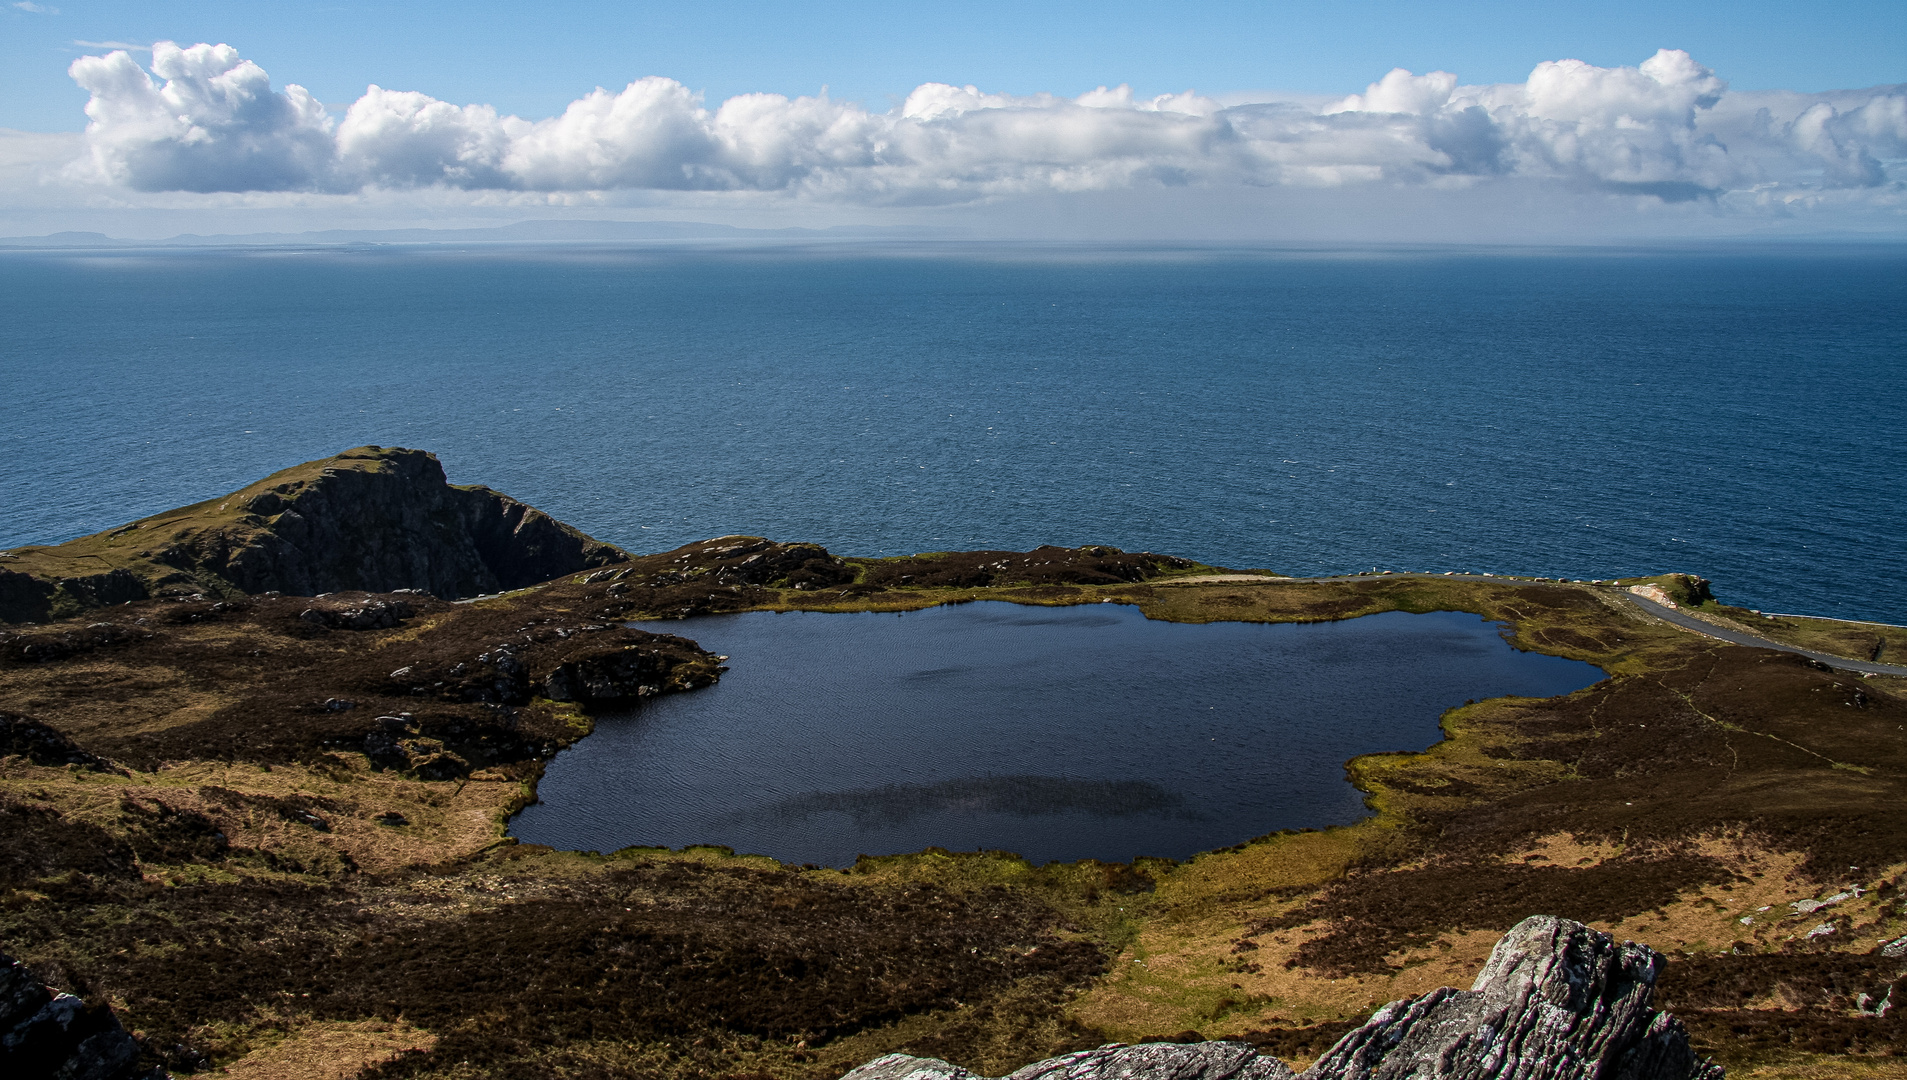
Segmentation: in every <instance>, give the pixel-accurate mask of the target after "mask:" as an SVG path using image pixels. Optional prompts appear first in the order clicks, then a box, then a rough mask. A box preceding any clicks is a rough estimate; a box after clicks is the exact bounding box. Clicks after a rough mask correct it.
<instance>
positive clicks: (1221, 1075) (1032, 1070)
mask: <svg viewBox="0 0 1907 1080" xmlns="http://www.w3.org/2000/svg"><path fill="white" fill-rule="evenodd" d="M1291 1076H1292V1072H1291V1069H1290V1068H1289V1067H1287V1066H1286V1065H1285V1063H1284V1062H1282V1061H1279V1060H1278V1059H1277V1058H1274V1057H1264V1056H1261V1055H1260V1054H1259V1053H1258V1051H1256V1050H1254V1049H1252V1048H1251V1047H1250V1046H1247V1045H1246V1044H1244V1043H1234V1042H1204V1043H1190V1044H1183V1045H1182V1044H1178V1043H1144V1044H1141V1045H1139V1046H1126V1045H1123V1044H1120V1043H1112V1044H1109V1045H1107V1046H1102V1047H1100V1048H1098V1049H1097V1050H1081V1051H1079V1052H1078V1053H1074V1054H1064V1055H1061V1056H1060V1057H1056V1058H1048V1059H1046V1060H1045V1061H1037V1062H1034V1063H1033V1064H1031V1065H1028V1066H1026V1067H1025V1068H1023V1069H1020V1070H1018V1071H1017V1072H1014V1073H1013V1074H1011V1075H1010V1076H1008V1077H1006V1078H1005V1080H1289V1078H1290V1077H1291ZM842 1080H982V1078H978V1077H975V1076H974V1074H973V1073H971V1072H969V1071H967V1070H966V1069H963V1068H961V1067H960V1066H958V1065H950V1064H948V1063H947V1062H945V1061H941V1060H939V1059H938V1058H919V1057H911V1056H909V1055H907V1054H889V1055H887V1056H886V1057H883V1058H876V1059H875V1060H873V1061H870V1062H868V1063H867V1064H866V1065H863V1066H861V1067H860V1068H858V1069H855V1070H854V1071H853V1072H850V1073H848V1074H847V1075H846V1076H844V1077H842Z"/></svg>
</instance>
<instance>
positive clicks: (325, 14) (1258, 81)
mask: <svg viewBox="0 0 1907 1080" xmlns="http://www.w3.org/2000/svg"><path fill="white" fill-rule="evenodd" d="M36 6H40V7H44V8H47V9H50V10H46V11H43V12H33V11H28V10H22V9H20V8H19V7H18V6H17V5H14V4H12V3H10V2H9V3H7V4H6V5H5V9H4V11H5V13H4V15H0V127H7V128H14V129H20V130H27V131H77V130H79V129H80V128H81V127H83V126H84V124H85V117H84V115H83V114H82V113H81V111H80V110H81V108H82V106H83V105H84V104H85V101H86V95H85V93H84V92H83V91H81V90H80V89H79V88H78V87H77V86H75V85H74V83H73V81H72V80H71V79H69V78H67V75H66V68H67V65H68V64H69V63H71V62H72V60H73V59H74V57H76V56H78V55H81V54H82V53H85V52H96V51H99V50H97V49H89V48H87V47H84V46H77V45H75V44H74V42H75V41H89V42H126V43H130V44H136V45H149V44H151V43H152V42H153V41H156V40H173V41H177V42H179V43H181V44H190V43H193V42H200V41H203V42H213V43H218V42H228V43H230V44H232V45H234V46H236V47H237V48H238V49H239V50H240V51H241V52H243V54H244V55H245V56H246V58H248V59H250V60H253V61H254V62H256V63H258V64H259V65H260V66H262V67H263V68H264V69H265V70H266V71H269V72H271V73H272V75H273V76H274V78H275V79H277V80H279V81H280V82H283V81H296V82H299V83H301V84H303V85H304V86H306V87H307V88H309V89H310V90H311V91H312V93H313V94H314V95H316V96H317V98H318V99H319V100H320V101H323V102H325V103H327V104H332V103H337V104H342V103H348V102H350V101H352V100H354V99H355V98H356V97H357V96H358V95H359V94H361V93H362V92H363V91H364V88H365V86H366V85H367V84H370V83H377V84H378V85H380V86H383V87H385V88H387V89H399V90H420V91H423V92H425V93H428V94H430V95H432V96H433V97H437V98H441V99H444V100H447V101H455V102H460V103H464V102H484V103H488V104H491V105H495V106H496V107H497V108H498V109H499V110H500V111H502V112H506V113H516V114H519V115H522V116H526V117H531V118H537V117H544V116H549V115H551V114H553V113H556V112H559V111H561V109H562V108H563V107H564V105H566V104H567V103H568V102H569V101H570V100H572V99H573V98H575V97H577V96H578V95H579V94H581V93H583V92H585V91H587V90H588V89H589V88H590V87H593V86H598V85H601V86H606V87H611V88H614V87H620V86H622V85H623V84H625V83H627V82H628V81H629V80H631V79H633V78H636V77H638V76H642V75H666V76H669V77H671V78H674V79H677V80H679V81H680V82H682V83H684V84H686V85H687V86H688V87H690V88H691V89H694V90H698V91H703V92H704V93H706V95H707V97H708V99H709V100H711V101H720V100H722V99H724V98H727V97H730V96H732V95H734V94H738V93H743V92H748V91H771V92H776V93H782V94H788V95H797V94H812V93H814V92H815V91H817V90H818V89H820V88H821V87H822V86H824V85H825V86H828V87H830V88H831V90H832V93H833V95H834V96H835V97H837V98H845V99H849V100H857V101H860V102H862V103H863V104H865V105H866V106H868V107H869V108H870V109H877V110H884V109H886V108H888V107H889V106H890V105H891V104H892V103H894V102H895V101H897V100H899V99H900V98H902V97H904V96H905V95H906V94H907V93H908V92H909V91H911V90H912V89H913V88H914V87H915V86H917V85H918V84H920V83H923V82H948V83H955V84H965V83H975V84H978V85H979V86H981V87H982V88H983V89H987V90H991V91H996V92H1005V93H1011V94H1032V93H1037V92H1041V91H1047V92H1052V93H1056V94H1061V95H1067V96H1072V95H1077V94H1079V93H1081V92H1083V91H1087V90H1091V89H1092V88H1094V87H1095V86H1099V85H1102V84H1103V85H1117V84H1119V83H1129V84H1131V86H1132V87H1133V89H1134V90H1135V91H1136V92H1137V93H1139V94H1140V95H1142V96H1152V95H1155V94H1162V93H1171V92H1177V91H1182V90H1186V89H1188V88H1196V89H1198V90H1199V91H1201V92H1204V93H1207V94H1218V93H1224V92H1227V91H1254V90H1258V91H1262V90H1282V91H1299V92H1313V93H1321V94H1347V93H1351V92H1353V91H1356V90H1358V89H1360V88H1361V87H1363V86H1364V84H1366V83H1368V82H1370V81H1371V80H1373V79H1376V78H1378V77H1379V76H1381V75H1382V74H1383V73H1384V72H1386V71H1388V70H1390V69H1391V68H1392V67H1404V68H1408V69H1410V70H1412V71H1416V72H1424V71H1429V70H1433V69H1443V70H1446V71H1451V72H1455V73H1456V74H1457V75H1458V76H1459V77H1460V78H1461V79H1462V80H1463V81H1464V82H1466V83H1482V82H1514V81H1520V80H1521V79H1523V78H1524V77H1525V76H1527V75H1528V74H1529V72H1530V69H1531V68H1532V67H1533V66H1534V65H1535V64H1536V63H1538V62H1539V61H1543V60H1556V59H1561V58H1564V57H1572V58H1575V59H1580V60H1586V61H1588V62H1590V63H1592V64H1597V65H1601V66H1612V65H1618V64H1635V63H1637V62H1639V61H1641V60H1643V59H1645V58H1647V57H1648V56H1649V55H1650V54H1651V53H1653V52H1655V50H1656V49H1658V48H1677V49H1685V50H1688V51H1689V52H1691V53H1693V54H1694V55H1695V56H1696V57H1697V58H1698V59H1700V60H1701V61H1702V62H1703V63H1704V64H1707V65H1708V66H1709V67H1711V68H1714V69H1715V70H1716V71H1718V72H1720V73H1721V74H1722V75H1723V76H1724V77H1725V78H1727V79H1728V80H1729V82H1730V83H1731V85H1732V86H1733V87H1734V88H1736V89H1776V88H1780V89H1788V90H1807V91H1815V90H1827V89H1837V88H1850V87H1862V86H1871V85H1874V84H1878V83H1891V82H1901V81H1907V3H1902V2H1900V0H1889V2H1846V0H1841V2H1817V3H1807V4H1800V3H1793V2H1782V3H1770V2H1766V0H1733V2H1727V3H1721V2H1703V3H1638V2H1630V0H1618V2H1604V3H1594V4H1590V3H1577V4H1558V3H1529V2H1517V3H1507V2H1491V3H1475V2H1472V3H1451V4H1435V5H1433V4H1422V3H1414V4H1395V3H1392V4H1375V3H1355V2H1351V3H1220V2H1207V3H1201V4H1185V5H1161V4H1157V3H1143V4H1141V3H1123V2H1102V3H1092V4H1081V3H1042V4H1030V3H1024V2H1020V3H993V2H978V3H961V4H931V5H930V4H906V3H893V2H881V3H865V2H863V3H831V4H821V5H814V4H790V3H718V4H695V5H690V4H680V3H670V4H655V3H605V2H600V0H596V2H590V0H544V2H541V3H536V4H525V3H520V2H512V3H497V2H489V0H477V2H459V3H442V2H437V3H425V2H411V3H310V4H285V3H270V2H259V0H247V2H240V0H191V2H181V0H137V2H131V0H43V2H42V3H40V4H38V5H36Z"/></svg>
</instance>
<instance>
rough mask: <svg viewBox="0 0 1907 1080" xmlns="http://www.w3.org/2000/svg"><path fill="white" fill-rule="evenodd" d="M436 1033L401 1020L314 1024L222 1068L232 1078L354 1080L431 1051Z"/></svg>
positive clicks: (256, 1079) (221, 1070) (305, 1026)
mask: <svg viewBox="0 0 1907 1080" xmlns="http://www.w3.org/2000/svg"><path fill="white" fill-rule="evenodd" d="M436 1044H437V1037H436V1036H435V1035H432V1034H431V1033H430V1032H428V1031H424V1030H423V1029H421V1028H416V1027H412V1026H411V1025H409V1024H407V1023H405V1022H404V1021H402V1020H394V1021H393V1020H358V1021H354V1022H351V1023H331V1024H324V1023H314V1024H306V1025H304V1026H302V1027H299V1028H296V1029H294V1030H293V1031H292V1032H291V1034H290V1035H289V1036H287V1037H286V1038H285V1039H284V1040H282V1041H280V1042H277V1043H273V1044H272V1045H270V1046H266V1047H261V1048H260V1049H257V1050H254V1051H252V1052H251V1053H249V1054H247V1055H245V1056H244V1057H242V1058H240V1059H238V1060H237V1061H234V1062H232V1063H231V1064H230V1065H227V1066H226V1067H225V1068H223V1069H220V1070H219V1074H220V1075H223V1076H227V1077H231V1078H232V1080H350V1078H352V1077H355V1076H357V1075H358V1074H359V1073H361V1072H363V1071H364V1070H366V1069H369V1068H371V1067H373V1066H376V1065H382V1064H384V1063H385V1062H387V1061H389V1060H391V1059H392V1058H394V1057H396V1056H398V1055H399V1054H402V1053H404V1052H405V1051H408V1050H429V1049H430V1048H431V1047H433V1046H435V1045H436Z"/></svg>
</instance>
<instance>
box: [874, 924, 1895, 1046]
mask: <svg viewBox="0 0 1907 1080" xmlns="http://www.w3.org/2000/svg"><path fill="white" fill-rule="evenodd" d="M1903 940H1907V939H1903ZM1661 970H1662V958H1661V957H1660V956H1659V955H1657V954H1656V953H1655V952H1654V951H1653V950H1651V949H1649V948H1648V947H1647V946H1644V945H1637V944H1635V943H1633V942H1625V943H1623V944H1621V945H1618V944H1616V943H1615V941H1614V940H1613V939H1611V938H1610V937H1609V935H1607V934H1603V933H1598V932H1597V931H1594V930H1591V929H1589V928H1588V927H1586V926H1584V925H1582V924H1581V923H1575V922H1570V921H1569V920H1567V919H1557V918H1552V917H1550V916H1546V915H1544V916H1537V917H1535V918H1530V919H1525V920H1524V921H1523V922H1521V923H1518V924H1517V925H1516V927H1515V928H1513V929H1512V930H1511V931H1510V932H1509V933H1508V934H1505V935H1504V936H1503V939H1502V940H1501V941H1499V942H1497V945H1496V948H1495V949H1494V950H1493V951H1492V952H1491V953H1490V960H1489V962H1488V963H1486V964H1485V965H1484V967H1483V971H1482V973H1481V974H1479V975H1478V976H1477V980H1476V983H1475V984H1474V985H1473V986H1472V987H1471V988H1470V989H1468V990H1457V989H1454V988H1452V987H1447V986H1446V987H1442V988H1440V989H1437V990H1432V991H1431V992H1430V993H1428V994H1423V995H1421V996H1419V997H1414V998H1406V999H1404V1000H1403V1001H1394V1002H1392V1003H1391V1004H1389V1005H1386V1006H1384V1007H1383V1008H1382V1009H1379V1010H1378V1011H1377V1013H1376V1014H1374V1015H1373V1016H1372V1017H1371V1018H1370V1020H1369V1021H1367V1022H1366V1023H1365V1024H1364V1025H1363V1026H1362V1027H1360V1028H1358V1029H1357V1030H1356V1031H1353V1032H1351V1033H1349V1034H1347V1035H1346V1036H1344V1038H1343V1039H1340V1040H1339V1041H1338V1044H1337V1045H1336V1046H1333V1047H1332V1048H1331V1049H1330V1050H1328V1051H1326V1053H1325V1054H1324V1056H1323V1057H1321V1058H1319V1059H1318V1060H1317V1061H1316V1062H1315V1063H1313V1065H1312V1066H1311V1068H1309V1069H1307V1070H1306V1071H1305V1072H1304V1073H1303V1074H1302V1077H1301V1080H1722V1077H1723V1073H1722V1069H1721V1066H1719V1065H1715V1064H1713V1063H1712V1062H1708V1061H1705V1060H1702V1059H1699V1058H1697V1057H1696V1056H1695V1052H1694V1051H1693V1050H1692V1049H1691V1048H1690V1047H1689V1041H1688V1033H1687V1031H1685V1030H1684V1029H1683V1027H1682V1025H1681V1023H1680V1022H1678V1021H1677V1020H1676V1019H1675V1018H1674V1017H1672V1016H1670V1015H1669V1014H1667V1013H1659V1012H1656V1011H1655V1010H1653V1009H1651V1008H1650V1007H1649V1002H1650V999H1651V998H1652V997H1653V996H1654V993H1655V980H1656V976H1657V975H1658V974H1659V973H1660V972H1661ZM1291 1076H1292V1073H1291V1070H1290V1069H1289V1068H1288V1067H1286V1066H1285V1064H1284V1063H1283V1062H1281V1061H1279V1060H1277V1059H1276V1058H1272V1057H1266V1056H1263V1055H1260V1054H1259V1053H1257V1052H1256V1051H1255V1050H1253V1049H1252V1048H1251V1047H1250V1046H1247V1045H1244V1044H1242V1043H1227V1042H1207V1043H1194V1044H1190V1045H1178V1044H1172V1043H1149V1044H1143V1045H1139V1046H1121V1045H1117V1044H1114V1045H1111V1046H1102V1047H1100V1048H1099V1049H1097V1050H1086V1051H1082V1052H1080V1053H1076V1054H1066V1055H1063V1056H1061V1057H1056V1058H1049V1059H1047V1060H1045V1061H1040V1062H1035V1063H1034V1064H1032V1065H1028V1066H1026V1067H1025V1068H1023V1069H1020V1070H1019V1071H1017V1072H1015V1073H1013V1074H1012V1075H1011V1076H1010V1077H1008V1078H1006V1080H1286V1078H1289V1077H1291ZM842 1080H982V1078H978V1077H975V1076H974V1074H973V1073H971V1072H969V1071H967V1070H966V1069H963V1068H961V1067H959V1066H957V1065H952V1064H949V1063H947V1062H945V1061H939V1060H936V1059H934V1058H917V1057H910V1056H908V1055H906V1054H889V1055H888V1056H886V1057H883V1058H878V1059H876V1060H874V1061H870V1062H868V1063H867V1064H866V1065H863V1066H861V1067H860V1068H858V1069H855V1070H854V1071H853V1072H850V1073H848V1074H847V1076H845V1077H843V1078H842Z"/></svg>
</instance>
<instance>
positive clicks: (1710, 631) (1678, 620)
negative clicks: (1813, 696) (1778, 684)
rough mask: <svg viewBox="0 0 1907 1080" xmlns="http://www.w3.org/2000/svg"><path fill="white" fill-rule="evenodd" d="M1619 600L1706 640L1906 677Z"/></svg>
mask: <svg viewBox="0 0 1907 1080" xmlns="http://www.w3.org/2000/svg"><path fill="white" fill-rule="evenodd" d="M1622 598H1623V599H1624V600H1627V601H1629V602H1630V603H1631V604H1634V605H1635V606H1637V607H1639V608H1641V609H1642V610H1643V611H1644V612H1647V613H1648V614H1650V615H1653V616H1655V617H1656V618H1658V619H1661V620H1662V621H1663V622H1665V623H1669V624H1671V625H1673V626H1679V627H1681V628H1682V629H1684V630H1693V631H1695V632H1696V633H1698V634H1706V635H1708V636H1709V637H1712V638H1716V639H1718V640H1721V641H1726V642H1729V643H1730V644H1734V645H1752V646H1754V647H1755V648H1758V649H1776V650H1779V651H1781V652H1788V653H1794V654H1795V655H1796V656H1805V657H1807V658H1808V659H1810V660H1815V661H1819V662H1820V663H1823V664H1826V665H1827V666H1829V667H1832V668H1840V669H1841V670H1842V671H1858V672H1860V673H1862V674H1865V675H1907V667H1901V666H1900V665H1898V664H1877V663H1874V662H1873V661H1871V660H1849V659H1848V658H1847V657H1845V656H1835V655H1834V654H1832V653H1819V652H1813V651H1810V650H1808V649H1798V648H1796V647H1794V646H1793V645H1783V644H1782V643H1781V642H1779V641H1771V640H1769V639H1768V638H1765V637H1761V636H1760V635H1758V634H1744V633H1742V632H1741V631H1739V630H1730V629H1728V628H1727V627H1724V626H1716V625H1715V624H1714V623H1711V622H1706V621H1704V620H1702V619H1696V618H1692V617H1690V616H1687V615H1684V614H1682V613H1681V612H1679V611H1677V610H1675V609H1674V608H1672V607H1667V606H1665V605H1662V604H1658V603H1656V602H1655V601H1653V600H1651V599H1649V598H1648V597H1646V596H1637V595H1636V594H1634V593H1630V592H1625V593H1623V594H1622Z"/></svg>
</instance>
